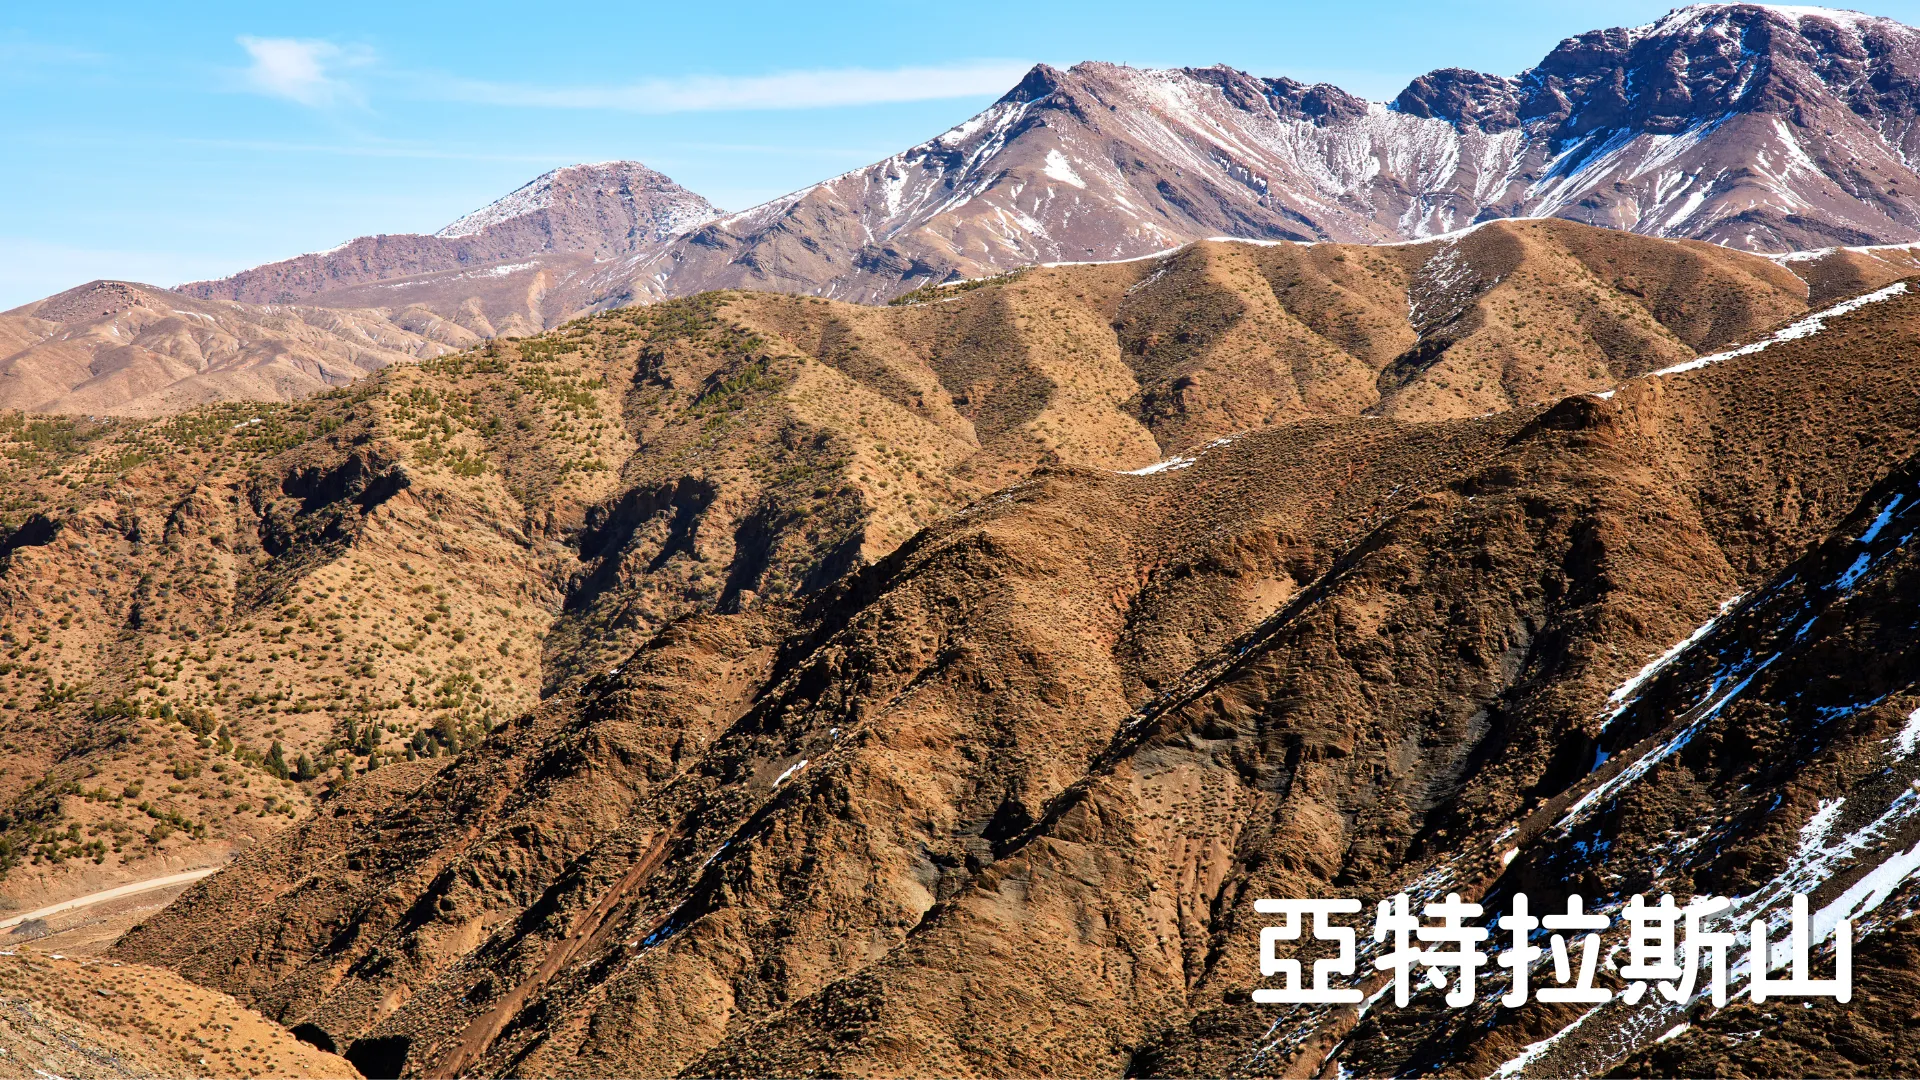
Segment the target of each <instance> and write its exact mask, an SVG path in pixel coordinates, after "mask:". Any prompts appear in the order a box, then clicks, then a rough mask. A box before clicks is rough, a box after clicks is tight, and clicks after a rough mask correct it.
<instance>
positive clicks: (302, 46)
mask: <svg viewBox="0 0 1920 1080" xmlns="http://www.w3.org/2000/svg"><path fill="white" fill-rule="evenodd" d="M238 40H239V42H240V47H241V48H243V49H245V50H247V55H248V56H251V57H252V58H253V64H252V66H251V67H249V68H247V70H246V72H245V75H246V80H247V85H248V86H250V87H252V88H253V89H254V90H256V91H259V92H260V93H262V94H268V95H270V96H273V97H281V98H286V99H287V100H289V101H297V102H299V103H300V104H302V105H309V106H313V107H316V108H317V107H321V106H326V105H332V104H334V103H335V102H339V101H344V100H354V99H355V98H356V97H357V95H356V94H355V93H354V91H353V88H352V87H351V86H349V85H348V84H347V83H346V82H344V81H342V80H341V79H340V78H339V76H338V74H337V73H338V72H339V70H340V69H341V68H344V67H352V66H355V65H359V64H364V63H366V62H367V61H368V60H369V59H370V57H369V56H368V54H367V53H366V51H365V50H359V49H343V48H341V47H340V46H338V45H335V44H334V43H333V42H331V41H314V40H309V39H302V38H258V37H247V36H242V37H240V38H239V39H238Z"/></svg>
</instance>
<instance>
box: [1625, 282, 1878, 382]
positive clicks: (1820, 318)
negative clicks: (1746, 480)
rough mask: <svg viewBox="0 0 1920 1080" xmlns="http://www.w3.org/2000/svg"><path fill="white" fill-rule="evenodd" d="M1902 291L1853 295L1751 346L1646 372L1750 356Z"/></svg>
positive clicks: (1688, 368) (1670, 372) (1675, 370)
mask: <svg viewBox="0 0 1920 1080" xmlns="http://www.w3.org/2000/svg"><path fill="white" fill-rule="evenodd" d="M1906 291H1907V283H1906V282H1904V281H1896V282H1894V283H1893V284H1891V285H1889V286H1887V287H1886V288H1884V289H1880V290H1877V291H1875V292H1870V293H1867V294H1866V295H1864V296H1856V297H1854V298H1853V299H1851V300H1847V301H1844V302H1842V303H1838V304H1835V305H1834V306H1832V307H1830V308H1828V309H1827V310H1825V311H1822V312H1819V313H1817V314H1814V315H1809V316H1807V317H1806V318H1804V319H1801V320H1800V321H1799V322H1797V323H1794V324H1793V325H1792V326H1789V327H1787V328H1786V329H1784V330H1779V331H1776V332H1775V333H1774V334H1773V335H1772V336H1771V337H1767V338H1764V339H1762V340H1760V341H1756V342H1754V343H1753V344H1751V345H1742V346H1741V347H1739V348H1737V349H1732V350H1729V351H1727V352H1723V353H1714V354H1713V355H1712V356H1698V357H1695V358H1693V359H1692V360H1688V361H1686V362H1685V363H1682V364H1675V365H1673V366H1672V367H1665V368H1661V369H1660V370H1659V371H1655V372H1650V374H1651V375H1655V376H1659V375H1678V374H1680V373H1681V372H1683V371H1697V370H1699V369H1700V368H1703V367H1706V366H1707V365H1708V364H1717V363H1719V362H1720V361H1722V360H1731V359H1733V358H1734V357H1736V356H1751V355H1752V354H1754V353H1757V352H1762V351H1764V350H1766V349H1768V348H1771V347H1772V346H1774V345H1779V344H1781V343H1783V342H1788V341H1797V340H1799V339H1800V338H1804V337H1812V336H1813V335H1815V334H1817V333H1819V332H1820V331H1822V330H1825V329H1826V328H1827V320H1828V319H1835V318H1839V317H1840V316H1842V315H1846V314H1848V313H1850V312H1854V311H1858V310H1860V309H1861V308H1863V307H1866V306H1867V305H1868V304H1877V303H1880V302H1881V301H1883V300H1891V299H1893V298H1894V297H1896V296H1899V295H1901V294H1903V293H1905V292H1906Z"/></svg>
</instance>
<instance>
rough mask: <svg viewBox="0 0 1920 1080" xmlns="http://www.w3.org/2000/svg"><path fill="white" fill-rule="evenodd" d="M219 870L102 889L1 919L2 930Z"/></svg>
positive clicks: (162, 887) (190, 871) (172, 875)
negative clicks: (31, 920)
mask: <svg viewBox="0 0 1920 1080" xmlns="http://www.w3.org/2000/svg"><path fill="white" fill-rule="evenodd" d="M219 869H220V868H219V867H217V866H210V867H207V868H206V869H204V870H188V871H186V872H185V873H182V874H168V875H167V876H166V877H157V878H148V879H147V880H145V881H135V882H132V883H131V884H127V885H116V886H114V887H113V888H111V889H102V890H100V891H99V892H92V893H88V894H87V895H85V896H76V897H74V898H73V899H71V900H62V901H60V902H59V903H57V904H51V905H49V906H47V907H43V908H40V909H39V910H37V911H29V912H27V913H25V914H24V915H11V916H8V917H7V918H4V919H0V930H7V929H11V928H12V927H15V926H18V925H20V924H21V923H23V922H26V921H28V920H30V919H45V918H49V917H51V916H54V915H59V914H61V913H63V912H68V911H72V910H74V909H75V908H83V907H92V906H93V905H95V904H103V903H105V902H107V901H108V900H118V899H120V898H121V897H123V896H134V895H137V894H139V893H143V892H151V891H153V890H154V889H164V888H166V887H167V886H169V885H184V884H186V883H187V882H189V881H199V880H200V879H201V878H203V877H206V876H207V875H209V874H212V873H214V872H215V871H217V870H219Z"/></svg>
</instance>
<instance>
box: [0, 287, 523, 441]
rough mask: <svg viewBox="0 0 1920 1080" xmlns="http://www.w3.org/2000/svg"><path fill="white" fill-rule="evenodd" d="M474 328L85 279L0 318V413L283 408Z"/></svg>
mask: <svg viewBox="0 0 1920 1080" xmlns="http://www.w3.org/2000/svg"><path fill="white" fill-rule="evenodd" d="M485 329H486V332H485V333H476V332H474V331H472V330H469V329H467V328H465V327H463V326H461V325H459V324H458V323H455V322H450V321H448V320H445V319H441V318H440V317H438V316H435V315H431V314H429V313H427V312H425V311H421V310H415V311H398V312H394V311H375V310H371V309H360V310H355V309H336V308H319V307H296V306H282V305H274V306H268V307H258V306H253V305H247V304H235V303H228V302H223V301H217V300H193V299H189V298H187V297H184V296H181V295H180V294H178V293H174V292H169V291H167V290H165V289H156V288H153V287H152V286H149V285H138V284H134V283H131V282H125V281H95V282H92V283H90V284H87V285H82V286H80V287H79V288H76V289H69V290H68V291H66V292H63V293H61V294H59V295H58V296H50V297H48V298H47V299H45V300H39V301H35V302H34V303H31V304H28V305H26V306H24V307H18V308H14V309H13V310H12V311H9V312H6V313H4V314H0V409H7V410H18V411H24V412H38V413H66V414H69V415H89V414H91V415H115V416H171V415H173V414H174V413H178V412H183V411H185V410H187V409H191V408H193V407H194V406H197V405H205V404H208V403H211V402H217V401H293V400H297V399H299V398H303V397H306V396H307V395H309V394H312V393H314V392H316V391H319V390H325V389H327V388H329V387H336V386H345V385H346V384H348V383H350V382H352V381H354V380H355V379H359V378H362V377H364V376H366V375H368V374H369V373H371V372H374V371H378V370H379V369H381V368H383V367H386V366H388V365H389V364H398V363H403V362H406V361H410V360H420V359H426V358H429V357H435V356H442V355H445V354H447V353H450V352H457V351H459V350H460V349H465V348H470V347H472V346H473V345H475V344H477V343H479V341H480V340H481V339H482V338H483V337H488V336H491V334H492V331H491V328H485Z"/></svg>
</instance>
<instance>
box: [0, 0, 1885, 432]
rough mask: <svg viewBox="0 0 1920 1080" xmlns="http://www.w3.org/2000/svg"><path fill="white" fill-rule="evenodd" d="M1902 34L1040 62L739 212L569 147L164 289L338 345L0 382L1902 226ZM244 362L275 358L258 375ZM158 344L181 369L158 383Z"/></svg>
mask: <svg viewBox="0 0 1920 1080" xmlns="http://www.w3.org/2000/svg"><path fill="white" fill-rule="evenodd" d="M1917 43H1920V31H1915V30H1914V29H1912V28H1910V27H1907V26H1904V25H1902V24H1900V23H1897V22H1894V21H1892V20H1889V19H1884V18H1875V17H1870V16H1865V15H1860V14H1857V13H1853V12H1844V11H1835V10H1828V9H1819V8H1774V7H1764V6H1760V5H1753V4H1707V5H1698V6H1694V7H1688V8H1682V9H1678V10H1676V11H1675V12H1673V13H1672V14H1670V15H1668V16H1667V17H1666V18H1664V19H1662V20H1660V21H1659V22H1656V23H1653V24H1650V25H1646V26H1640V27H1633V28H1627V29H1612V30H1596V31H1592V32H1590V33H1586V34H1582V35H1579V36H1578V37H1574V38H1569V39H1567V40H1566V41H1563V42H1561V43H1560V45H1559V46H1558V47H1556V48H1555V49H1554V50H1553V51H1552V52H1551V53H1549V54H1548V55H1547V57H1546V58H1545V59H1543V60H1542V61H1541V62H1540V64H1539V65H1537V66H1536V67H1534V68H1532V69H1530V70H1528V71H1526V72H1523V73H1521V74H1520V75H1518V76H1515V77H1511V78H1509V77H1506V76H1496V75H1488V74H1483V73H1478V72H1472V71H1466V70H1462V69H1452V68H1450V69H1442V70H1439V71H1435V72H1431V73H1429V74H1427V75H1423V76H1421V77H1420V78H1417V79H1415V80H1414V81H1413V82H1412V83H1411V84H1410V85H1409V86H1408V87H1407V88H1406V89H1405V90H1404V91H1402V92H1401V94H1400V95H1399V96H1398V97H1396V98H1395V99H1394V100H1393V101H1392V102H1389V103H1384V104H1383V103H1378V102H1368V101H1365V100H1362V99H1360V98H1357V97H1355V96H1353V95H1351V94H1348V93H1346V92H1345V91H1342V90H1340V89H1339V88H1338V87H1334V86H1331V85H1326V84H1320V85H1314V86H1308V85H1304V84H1301V83H1298V82H1294V81H1292V80H1288V79H1285V78H1261V77H1256V76H1252V75H1248V74H1246V73H1244V72H1239V71H1235V70H1232V69H1230V68H1225V67H1213V68H1182V69H1172V70H1142V69H1135V68H1127V67H1121V66H1117V65H1113V64H1102V63H1084V64H1079V65H1076V66H1074V67H1073V68H1071V69H1069V70H1066V71H1060V70H1056V69H1054V68H1051V67H1047V66H1045V65H1041V66H1038V67H1036V68H1034V69H1033V70H1032V71H1031V72H1030V73H1029V74H1028V75H1027V77H1026V78H1025V79H1023V80H1022V81H1021V82H1020V84H1019V85H1017V86H1015V87H1014V88H1013V89H1012V90H1011V91H1009V92H1008V93H1007V94H1006V95H1005V96H1004V97H1002V98H1001V99H1000V100H999V101H997V102H995V103H994V104H993V105H992V106H991V107H989V108H988V109H987V110H986V111H985V112H983V113H981V114H979V115H977V116H975V117H973V118H971V119H969V120H967V121H966V122H965V123H962V124H960V125H959V126H957V127H954V128H952V129H951V130H949V131H946V132H944V133H942V134H941V135H939V136H937V137H935V138H933V139H931V140H929V141H927V142H925V143H922V144H920V145H919V146H915V147H913V148H911V149H908V150H906V151H903V152H902V153H899V154H895V155H893V156H892V157H889V158H887V159H886V160H884V161H881V162H877V163H875V164H873V165H870V166H867V167H866V168H864V169H858V170H855V171H853V172H849V173H846V174H844V175H841V176H838V177H834V178H833V179H830V180H827V181H824V182H822V183H819V184H816V185H814V186H812V187H809V188H806V189H804V190H802V191H798V192H795V193H793V194H791V195H787V196H784V197H782V198H779V199H775V200H773V201H772V202H769V203H765V204H763V205H760V206H757V207H753V208H751V209H748V210H746V211H743V212H741V213H737V214H731V215H722V214H721V213H720V211H718V210H717V209H716V208H714V207H713V206H711V205H710V204H708V203H707V202H706V201H705V200H704V199H701V198H700V197H699V196H698V195H695V194H694V193H692V192H690V191H687V190H686V189H685V188H682V187H680V186H679V185H678V184H675V183H674V182H673V181H672V180H670V179H668V178H667V177H665V176H663V175H661V174H659V173H657V172H655V171H653V170H651V169H648V168H646V167H645V166H643V165H641V164H639V163H637V162H608V163H603V164H598V165H577V166H572V167H569V168H563V169H557V170H554V171H553V172H549V173H547V174H545V175H543V176H541V177H539V178H537V179H535V180H534V181H532V182H531V183H529V184H527V185H526V186H524V187H522V188H520V189H519V190H517V191H515V192H513V193H511V194H509V195H508V196H506V197H505V198H502V199H501V200H499V201H498V202H495V203H493V204H491V205H489V206H487V207H484V208H482V209H480V210H477V211H475V212H473V213H471V214H468V215H466V216H465V217H462V218H461V219H460V220H458V221H456V222H454V223H452V224H450V225H448V226H447V227H445V228H443V229H441V230H440V231H438V232H436V233H434V234H432V235H423V234H400V235H379V236H366V237H360V238H358V239H356V240H352V241H349V242H347V243H345V244H343V245H341V246H340V247H338V248H335V249H333V250H332V251H327V252H320V253H315V254H310V255H302V256H298V257H296V258H293V259H289V260H285V261H283V262H277V263H271V264H268V265H265V266H261V267H256V268H254V269H251V270H246V271H243V272H241V273H239V274H236V275H234V276H232V277H229V278H223V279H220V280H218V281H205V282H195V283H192V284H188V285H182V286H179V287H178V289H177V290H176V291H178V292H180V293H182V294H184V295H186V296H189V297H192V298H195V299H198V300H205V301H230V302H236V303H240V304H244V305H249V308H235V309H229V312H230V316H231V318H233V319H241V320H243V321H245V320H246V319H247V318H248V313H249V312H250V311H251V309H252V308H255V307H260V306H263V305H295V306H298V307H302V308H322V309H328V310H333V311H340V312H350V313H351V314H347V315H342V316H340V317H338V318H335V319H332V320H329V319H327V318H325V317H321V318H318V319H312V318H306V319H305V321H307V322H309V323H313V322H319V323H323V324H324V323H326V322H328V321H332V322H335V323H337V324H338V330H337V331H336V332H335V333H334V336H336V337H339V338H341V339H342V340H340V341H338V342H329V343H322V342H320V341H319V340H318V338H315V337H313V336H311V335H306V336H289V335H287V334H284V333H277V332H274V331H273V330H272V327H271V326H268V327H263V328H262V329H260V330H257V331H252V332H247V333H244V334H241V335H240V336H243V337H246V338H247V339H248V340H250V341H253V342H255V343H256V344H255V345H254V346H253V347H252V348H251V351H250V353H247V354H244V355H237V354H232V353H231V351H229V353H230V354H229V355H227V356H225V357H215V356H204V355H201V353H203V352H204V351H205V350H204V349H202V348H199V347H197V346H188V345H187V344H186V343H185V342H184V340H183V335H182V334H181V332H180V329H179V328H178V327H175V326H169V325H160V326H158V329H159V330H160V331H161V332H160V333H159V334H158V335H154V334H149V335H148V338H149V340H148V341H145V342H142V343H141V345H140V346H139V348H138V349H137V350H127V349H122V350H120V351H119V352H118V353H117V354H113V355H108V356H102V357H95V356H94V355H93V353H94V351H95V350H94V349H93V348H92V347H90V346H85V345H83V346H82V347H80V348H75V347H74V346H73V345H72V344H71V343H72V342H74V341H75V340H79V341H82V342H85V341H86V340H87V339H89V338H93V337H97V336H98V334H99V332H100V331H99V329H98V328H97V327H96V328H92V329H89V328H88V327H86V326H81V325H76V324H72V323H63V322H60V321H59V320H52V321H51V323H52V325H48V324H47V321H45V320H43V322H42V323H38V324H31V325H29V326H28V327H26V328H22V329H14V330H13V332H11V333H9V334H8V337H9V338H12V339H13V340H12V341H11V342H10V343H9V344H10V345H11V354H10V355H8V356H7V357H6V358H4V359H0V404H5V405H11V406H13V407H20V408H33V409H37V410H40V411H61V412H70V413H96V414H97V413H103V412H107V413H127V414H139V413H142V412H151V411H152V410H153V409H155V408H164V407H165V406H164V402H165V401H166V400H170V399H172V398H178V399H180V400H199V399H202V398H204V397H205V396H207V395H209V394H211V395H216V396H217V395H221V394H225V395H226V396H228V397H229V398H234V397H239V396H244V395H243V394H242V393H241V391H240V390H239V389H238V387H239V386H241V385H256V384H257V385H278V386H280V387H282V389H281V391H280V392H281V393H282V394H283V395H284V396H297V395H298V394H300V393H304V392H307V391H308V390H310V389H311V388H312V387H313V386H314V385H316V381H317V383H320V384H334V385H337V384H338V382H339V381H340V380H339V379H338V378H335V377H334V376H332V375H329V374H327V372H330V371H332V372H345V368H344V367H343V365H342V363H341V359H342V358H343V357H352V358H353V360H352V363H353V366H354V368H355V370H364V369H365V368H366V367H368V366H377V365H379V364H381V363H386V362H391V360H392V359H393V358H394V357H395V355H397V354H401V353H405V354H408V355H416V356H417V355H431V354H432V353H434V352H435V351H437V345H436V344H435V343H440V344H444V343H448V342H454V343H459V344H466V343H468V342H469V341H470V340H471V339H469V338H468V336H467V335H472V336H473V337H474V338H484V337H493V336H501V335H505V336H525V335H528V334H533V333H538V332H539V331H541V330H545V329H549V328H551V327H554V326H558V325H560V324H561V323H563V322H565V321H566V320H568V319H570V318H574V317H576V316H578V315H581V314H584V313H587V312H591V311H599V310H606V309H609V308H614V307H620V306H625V305H628V304H634V303H651V302H656V301H658V300H661V299H667V298H672V297H680V296H689V295H693V294H695V293H698V292H702V291H706V290H710V289H717V288H745V289H754V290H762V291H778V292H790V293H802V294H810V295H817V296H825V297H830V298H835V299H842V300H851V301H855V302H861V303H873V302H880V301H884V300H887V299H890V298H892V297H895V296H898V295H900V294H902V293H904V292H907V291H911V290H912V289H914V288H917V287H922V286H925V285H929V284H942V283H948V282H952V281H956V280H966V279H971V278H975V277H981V276H991V275H993V274H997V273H1003V272H1006V271H1009V270H1013V269H1017V268H1019V267H1023V266H1030V265H1035V264H1042V263H1049V262H1086V261H1101V260H1112V259H1126V258H1138V257H1141V256H1144V255H1148V254H1152V253H1154V252H1158V251H1163V250H1166V249H1168V248H1172V247H1177V246H1179V245H1181V244H1184V243H1187V242H1190V241H1193V240H1196V239H1207V238H1211V237H1216V236H1224V237H1236V238H1243V239H1255V240H1264V241H1271V242H1302V243H1306V242H1329V241H1332V242H1346V243H1352V242H1362V243H1380V242H1404V241H1409V240H1416V239H1421V238H1424V237H1429V236H1434V235H1439V234H1443V233H1446V232H1449V231H1454V230H1458V229H1461V228H1465V227H1470V226H1471V225H1473V224H1476V223H1481V222H1485V221H1488V220H1496V219H1500V218H1512V217H1559V218H1564V219H1568V220H1573V221H1580V222H1583V223H1587V224H1594V225H1603V226H1607V227H1610V228H1618V229H1624V230H1628V231H1633V232H1638V233H1642V234H1645V235H1652V236H1662V237H1674V238H1690V239H1700V240H1705V241H1708V242H1710V243H1715V244H1719V245H1722V246H1728V247H1734V248H1739V249H1742V250H1749V251H1760V252H1769V253H1776V254H1784V253H1789V252H1795V251H1806V250H1820V249H1826V248H1845V247H1855V248H1859V247H1875V246H1889V245H1891V246H1895V247H1903V246H1904V245H1908V244H1911V243H1912V242H1914V241H1915V240H1920V175H1917V174H1916V173H1915V172H1914V170H1913V169H1912V168H1910V167H1909V164H1908V163H1909V159H1910V155H1911V154H1912V153H1914V152H1916V150H1920V130H1917V129H1916V127H1915V118H1916V115H1920V113H1917V112H1916V101H1917V100H1920V97H1916V95H1915V93H1914V91H1913V88H1914V87H1915V86H1920V47H1917ZM1891 257H1892V258H1894V259H1895V260H1896V261H1904V260H1906V259H1908V258H1910V255H1909V254H1907V253H1905V252H1904V251H1899V252H1896V253H1895V254H1894V255H1892V256H1891ZM114 287H115V288H117V289H122V290H126V289H134V290H143V289H145V287H142V286H135V285H131V284H126V283H116V285H115V286H114ZM83 288H85V287H83ZM145 291H146V292H147V293H149V294H150V293H151V290H150V289H148V290H145ZM63 295H67V294H63ZM49 303H52V301H51V300H49V301H41V302H40V304H39V305H29V307H28V308H23V309H16V311H14V312H10V313H8V315H7V316H0V318H16V317H18V316H21V315H32V314H33V312H32V311H30V310H29V309H31V308H35V307H36V306H37V307H39V308H41V309H44V308H45V307H46V305H48V304H49ZM55 306H56V307H58V306H59V305H55ZM303 318H305V317H303ZM275 320H277V321H279V322H284V321H285V318H284V317H282V316H265V315H262V316H260V317H259V318H256V319H254V320H253V321H255V322H260V321H265V322H268V323H273V322H274V321H275ZM142 321H143V323H144V324H146V325H155V324H154V322H153V320H151V319H144V320H142ZM156 336H157V337H158V338H159V339H160V341H161V344H159V345H158V346H157V347H156V346H155V345H154V343H153V340H152V339H153V338H154V337H156ZM184 336H185V337H198V336H203V335H201V334H198V333H195V334H187V335H184ZM421 338H425V339H428V340H426V341H422V340H419V339H421ZM369 339H372V340H374V341H378V344H377V345H375V346H372V347H369V345H370V341H369ZM107 344H108V345H109V346H113V347H116V348H117V347H118V344H119V339H117V338H113V337H112V334H111V333H109V335H108V343H107ZM216 351H218V350H216ZM82 357H84V359H81V358H82ZM258 364H267V365H274V366H275V367H276V370H274V371H269V372H264V373H261V374H259V375H257V376H256V375H253V374H250V373H248V372H249V369H251V368H252V367H254V366H255V365H258ZM287 368H297V369H302V370H304V371H305V372H306V373H307V374H306V376H305V377H303V378H287V377H284V369H287ZM164 372H174V373H176V374H177V376H178V377H179V378H183V379H186V380H188V381H189V383H190V385H187V386H183V387H181V388H180V389H178V390H167V389H165V388H164V379H165V377H166V376H165V375H164V374H162V373H164ZM222 386H230V387H232V388H230V389H225V390H222V389H220V388H221V387H222ZM154 394H158V395H159V397H157V398H152V397H150V395H154Z"/></svg>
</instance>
